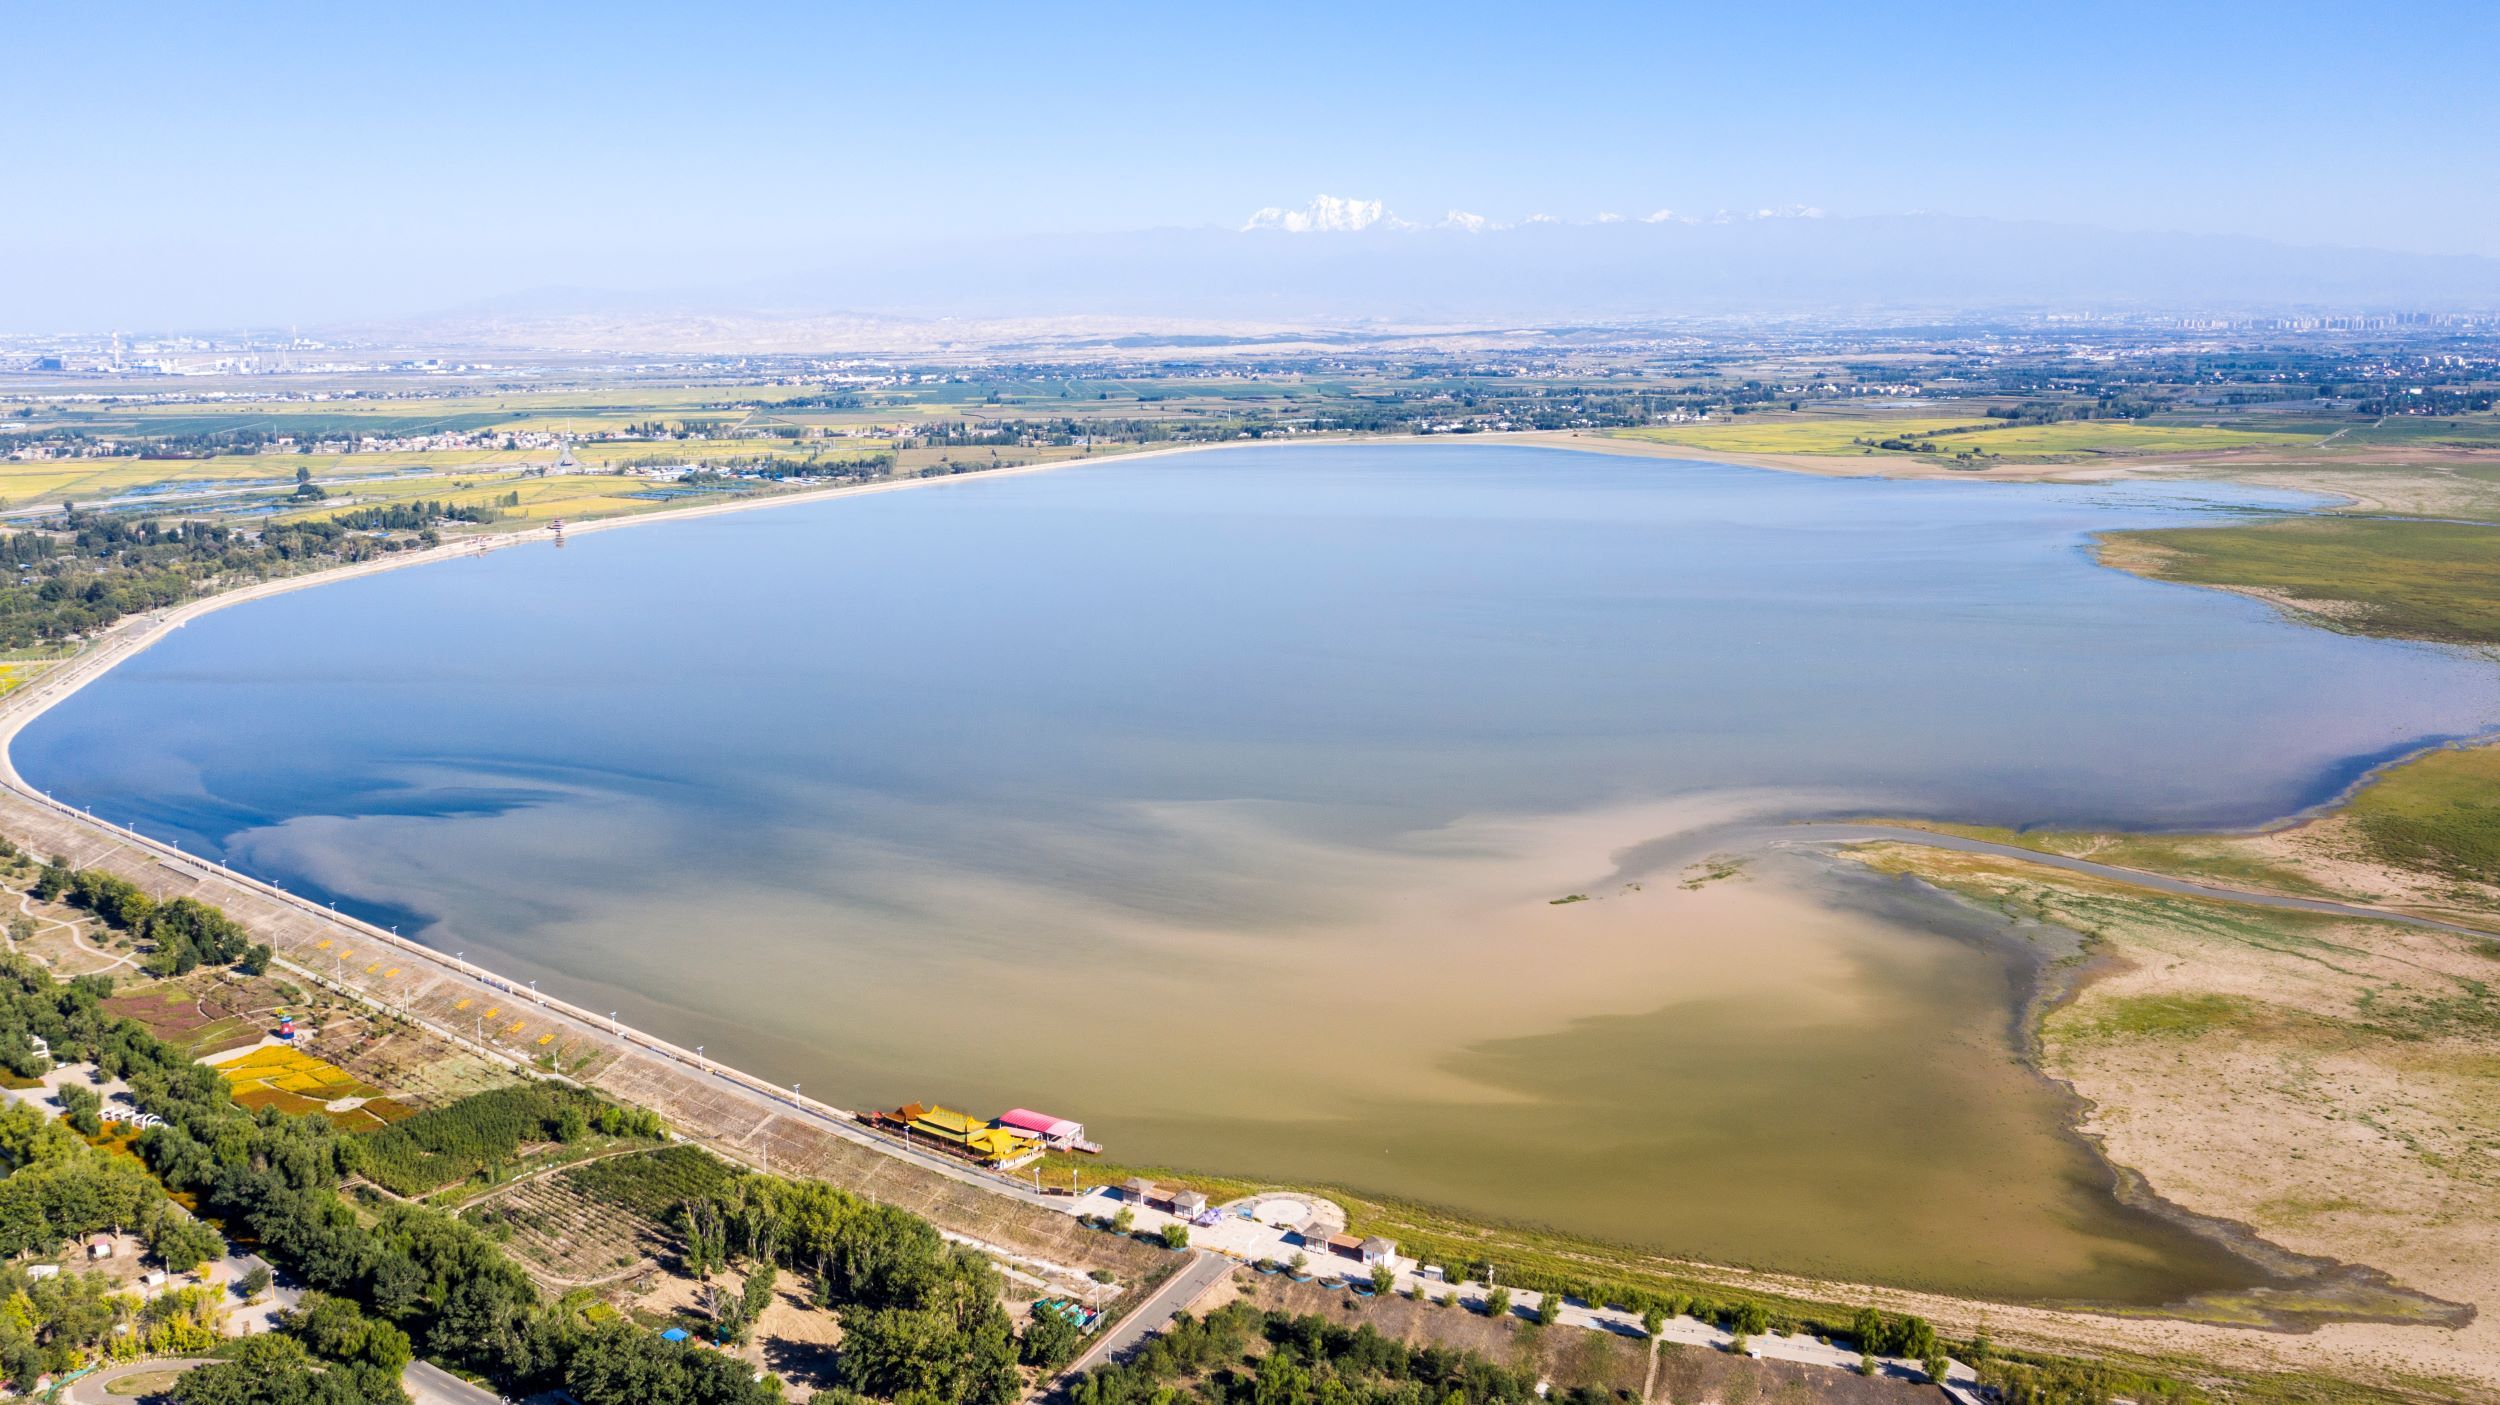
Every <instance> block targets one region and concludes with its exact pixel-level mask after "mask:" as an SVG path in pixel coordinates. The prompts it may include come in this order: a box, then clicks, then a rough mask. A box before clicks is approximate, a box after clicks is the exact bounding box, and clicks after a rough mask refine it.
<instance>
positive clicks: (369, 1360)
mask: <svg viewBox="0 0 2500 1405" xmlns="http://www.w3.org/2000/svg"><path fill="white" fill-rule="evenodd" d="M286 1320H287V1325H288V1327H289V1328H290V1329H291V1330H292V1331H293V1332H294V1333H295V1335H296V1336H298V1337H299V1338H301V1339H302V1340H303V1343H304V1345H305V1346H307V1347H309V1348H311V1349H312V1352H313V1354H314V1355H316V1356H320V1357H323V1358H325V1359H327V1360H330V1361H336V1362H340V1363H343V1364H354V1363H358V1362H361V1363H363V1364H365V1365H368V1366H371V1367H373V1368H375V1369H376V1370H379V1371H381V1372H382V1373H383V1374H385V1375H389V1376H397V1375H398V1374H399V1373H400V1372H402V1371H405V1370H407V1369H408V1362H409V1360H410V1359H411V1358H412V1357H413V1356H414V1355H415V1352H414V1350H413V1348H412V1347H411V1345H410V1343H409V1341H408V1334H407V1333H406V1332H403V1331H401V1330H399V1328H398V1327H396V1326H394V1325H392V1324H391V1323H388V1322H385V1321H383V1320H381V1319H380V1318H375V1317H367V1316H365V1314H364V1311H363V1309H361V1308H359V1307H357V1306H356V1304H355V1303H354V1302H352V1301H350V1300H348V1299H346V1298H334V1297H331V1296H329V1295H328V1294H325V1293H311V1294H307V1295H306V1296H305V1298H304V1302H303V1305H302V1306H301V1307H299V1308H297V1309H296V1310H295V1311H294V1312H291V1313H289V1314H287V1319H286Z"/></svg>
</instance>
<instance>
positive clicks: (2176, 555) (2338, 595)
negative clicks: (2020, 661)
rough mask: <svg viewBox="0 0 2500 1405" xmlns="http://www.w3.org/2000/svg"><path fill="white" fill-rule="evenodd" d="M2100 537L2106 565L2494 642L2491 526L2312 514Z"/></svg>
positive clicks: (2360, 620)
mask: <svg viewBox="0 0 2500 1405" xmlns="http://www.w3.org/2000/svg"><path fill="white" fill-rule="evenodd" d="M2103 543H2104V547H2105V549H2106V552H2107V559H2109V560H2110V561H2111V562H2112V564H2118V565H2123V566H2124V567H2125V568H2126V569H2128V570H2132V571H2135V572H2136V573H2137V574H2139V575H2146V576H2151V577H2153V578H2155V579H2157V580H2166V581H2178V582H2181V583H2184V584H2188V585H2212V586H2238V587H2248V588H2255V589H2261V590H2267V591H2275V592H2280V593H2281V594H2283V595H2285V596H2288V597H2290V598H2291V599H2293V600H2294V601H2298V602H2309V603H2312V605H2313V613H2315V614H2317V615H2319V616H2321V617H2323V619H2324V621H2325V622H2326V623H2329V624H2331V625H2334V626H2335V627H2338V628H2343V629H2349V630H2351V631H2353V632H2355V633H2360V634H2376V635H2384V636H2388V637H2392V638H2397V639H2428V640H2435V641H2438V642H2442V643H2450V644H2500V528H2493V527H2482V526H2472V525H2466V524H2459V523H2450V522H2410V521H2396V522H2389V521H2364V520H2359V519H2353V518H2332V517H2312V518H2301V519H2298V520H2293V521H2280V522H2249V523H2239V524H2235V525H2231V526H2224V527H2169V528H2159V529H2156V530H2152V531H2146V532H2125V533H2114V534H2112V535H2110V536H2108V537H2105V538H2103ZM2138 548H2149V550H2140V551H2139V550H2138Z"/></svg>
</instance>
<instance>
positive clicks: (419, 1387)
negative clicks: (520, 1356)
mask: <svg viewBox="0 0 2500 1405" xmlns="http://www.w3.org/2000/svg"><path fill="white" fill-rule="evenodd" d="M399 1383H400V1385H401V1386H402V1387H403V1388H404V1389H406V1390H407V1392H408V1398H409V1399H410V1400H413V1401H415V1402H416V1405H503V1397H502V1396H500V1395H497V1394H496V1393H494V1392H493V1391H491V1390H488V1389H486V1388H485V1387H483V1386H473V1385H471V1384H469V1383H468V1382H467V1381H464V1380H462V1379H460V1378H459V1377H458V1376H455V1375H453V1374H452V1373H451V1372H449V1371H446V1370H444V1369H442V1368H441V1367H439V1366H435V1365H432V1364H429V1363H427V1362H423V1361H411V1362H409V1363H408V1370H407V1373H406V1374H404V1375H402V1376H401V1377H400V1378H399Z"/></svg>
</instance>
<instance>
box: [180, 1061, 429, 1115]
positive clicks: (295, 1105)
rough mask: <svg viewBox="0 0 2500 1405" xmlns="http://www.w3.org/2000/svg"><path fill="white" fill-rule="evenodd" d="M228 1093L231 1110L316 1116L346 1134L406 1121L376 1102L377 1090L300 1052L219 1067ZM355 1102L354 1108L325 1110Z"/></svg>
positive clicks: (394, 1106)
mask: <svg viewBox="0 0 2500 1405" xmlns="http://www.w3.org/2000/svg"><path fill="white" fill-rule="evenodd" d="M216 1067H217V1071H218V1072H220V1073H223V1074H224V1075H225V1076H226V1081H227V1083H229V1084H231V1085H232V1086H233V1089H234V1100H235V1102H236V1104H237V1105H239V1106H242V1107H247V1108H250V1109H252V1110H253V1111H255V1112H257V1111H259V1110H260V1109H262V1108H264V1107H274V1108H277V1109H278V1110H279V1111H281V1112H287V1113H308V1112H318V1113H321V1114H322V1115H324V1116H326V1117H328V1118H329V1119H330V1120H331V1121H332V1122H334V1123H336V1124H337V1125H338V1126H339V1127H340V1128H341V1129H343V1130H345V1131H350V1132H371V1131H378V1130H380V1129H382V1128H384V1127H387V1126H389V1125H390V1124H391V1123H393V1122H395V1121H397V1120H399V1119H400V1118H403V1117H406V1116H407V1115H408V1112H409V1109H408V1108H407V1107H405V1106H403V1105H402V1104H400V1103H397V1102H394V1101H392V1100H391V1099H389V1098H386V1097H384V1096H382V1093H381V1090H380V1089H378V1088H373V1087H370V1086H368V1085H366V1084H364V1083H360V1082H358V1081H357V1080H356V1079H355V1078H354V1077H353V1076H352V1075H350V1074H349V1073H348V1072H347V1070H345V1069H343V1068H340V1067H339V1066H338V1065H336V1064H334V1063H331V1062H329V1061H328V1060H326V1059H318V1058H315V1057H313V1056H312V1055H310V1054H307V1053H305V1052H303V1051H302V1050H300V1049H289V1048H279V1047H270V1048H263V1049H255V1050H253V1051H252V1052H250V1053H248V1054H245V1055H244V1056H243V1057H241V1058H239V1059H236V1060H234V1061H232V1062H231V1063H225V1064H219V1065H217V1066H216ZM351 1100H353V1101H355V1102H356V1106H353V1107H345V1108H333V1107H332V1106H331V1104H334V1103H341V1102H348V1101H351Z"/></svg>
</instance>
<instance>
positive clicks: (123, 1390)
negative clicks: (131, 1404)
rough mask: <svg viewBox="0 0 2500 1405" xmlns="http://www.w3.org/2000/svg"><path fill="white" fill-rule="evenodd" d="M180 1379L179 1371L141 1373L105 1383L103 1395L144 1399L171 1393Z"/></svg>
mask: <svg viewBox="0 0 2500 1405" xmlns="http://www.w3.org/2000/svg"><path fill="white" fill-rule="evenodd" d="M181 1378H182V1373H181V1372H180V1371H141V1372H139V1373H138V1374H136V1375H130V1376H122V1377H120V1378H118V1379H115V1380H110V1381H107V1382H105V1383H104V1393H105V1394H106V1395H118V1396H124V1397H128V1398H131V1399H145V1398H148V1397H152V1396H158V1395H165V1394H167V1393H169V1392H171V1391H172V1390H173V1388H174V1382H175V1381H177V1380H180V1379H181Z"/></svg>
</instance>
